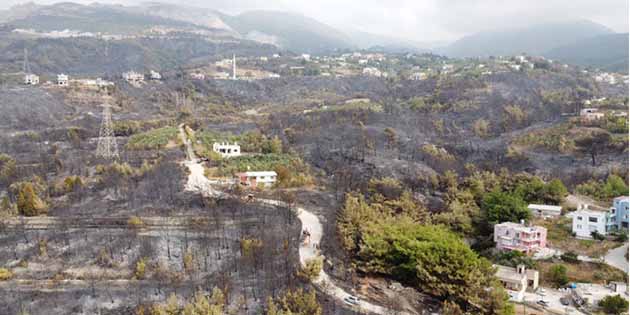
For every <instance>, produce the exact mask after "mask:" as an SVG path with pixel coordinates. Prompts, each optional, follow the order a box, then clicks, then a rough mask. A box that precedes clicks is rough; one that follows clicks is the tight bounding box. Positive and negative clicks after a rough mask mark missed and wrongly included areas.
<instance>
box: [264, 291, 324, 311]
mask: <svg viewBox="0 0 630 315" xmlns="http://www.w3.org/2000/svg"><path fill="white" fill-rule="evenodd" d="M265 314H266V315H299V314H304V315H306V314H308V315H321V314H322V308H321V306H320V305H319V303H318V302H317V296H316V295H315V291H314V290H310V291H304V290H303V289H296V290H288V291H286V292H285V293H284V294H283V295H281V296H280V297H278V298H276V299H273V298H271V297H268V298H267V309H266V312H265Z"/></svg>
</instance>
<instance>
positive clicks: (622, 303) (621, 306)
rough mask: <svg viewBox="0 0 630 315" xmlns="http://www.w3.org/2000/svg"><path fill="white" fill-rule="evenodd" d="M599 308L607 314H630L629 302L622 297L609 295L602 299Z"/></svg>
mask: <svg viewBox="0 0 630 315" xmlns="http://www.w3.org/2000/svg"><path fill="white" fill-rule="evenodd" d="M598 306H599V307H601V308H602V310H603V311H604V312H606V314H613V315H619V314H626V313H627V312H628V301H627V300H626V299H624V298H623V297H621V296H620V295H609V296H606V297H605V298H603V299H601V300H600V301H599V303H598Z"/></svg>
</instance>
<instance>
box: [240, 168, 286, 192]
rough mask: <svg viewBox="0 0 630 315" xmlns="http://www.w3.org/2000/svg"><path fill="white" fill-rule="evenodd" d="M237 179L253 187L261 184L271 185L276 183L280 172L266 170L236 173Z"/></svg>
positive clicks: (242, 183) (263, 185) (264, 185)
mask: <svg viewBox="0 0 630 315" xmlns="http://www.w3.org/2000/svg"><path fill="white" fill-rule="evenodd" d="M234 176H235V177H236V181H237V182H238V183H239V184H241V185H243V186H248V187H251V188H257V187H258V186H259V185H260V186H262V187H271V186H273V184H275V182H276V179H277V177H278V174H277V173H276V172H274V171H265V172H242V173H236V174H235V175H234Z"/></svg>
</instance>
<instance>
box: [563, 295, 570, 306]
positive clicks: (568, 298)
mask: <svg viewBox="0 0 630 315" xmlns="http://www.w3.org/2000/svg"><path fill="white" fill-rule="evenodd" d="M560 303H561V304H562V305H564V306H568V305H571V297H568V296H563V297H561V298H560Z"/></svg>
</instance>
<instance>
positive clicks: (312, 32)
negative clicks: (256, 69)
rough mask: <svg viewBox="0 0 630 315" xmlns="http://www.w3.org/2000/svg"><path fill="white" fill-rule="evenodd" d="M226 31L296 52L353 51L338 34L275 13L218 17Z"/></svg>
mask: <svg viewBox="0 0 630 315" xmlns="http://www.w3.org/2000/svg"><path fill="white" fill-rule="evenodd" d="M221 18H222V20H223V21H224V22H225V24H227V25H228V26H229V27H230V28H232V29H233V30H235V31H237V32H238V33H240V34H241V35H242V36H244V37H246V38H249V39H254V40H256V39H261V40H262V41H263V42H273V43H274V44H276V45H278V46H280V47H281V48H284V49H288V50H292V51H294V52H296V53H302V52H305V53H320V52H325V51H332V50H335V49H346V48H353V47H354V45H353V43H352V41H351V39H350V38H349V37H348V36H347V35H345V34H344V33H342V32H341V31H339V30H337V29H335V28H333V27H330V26H328V25H326V24H323V23H321V22H319V21H316V20H314V19H312V18H309V17H306V16H304V15H301V14H295V13H288V12H279V11H248V12H244V13H241V14H239V15H235V16H230V15H222V16H221Z"/></svg>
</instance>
